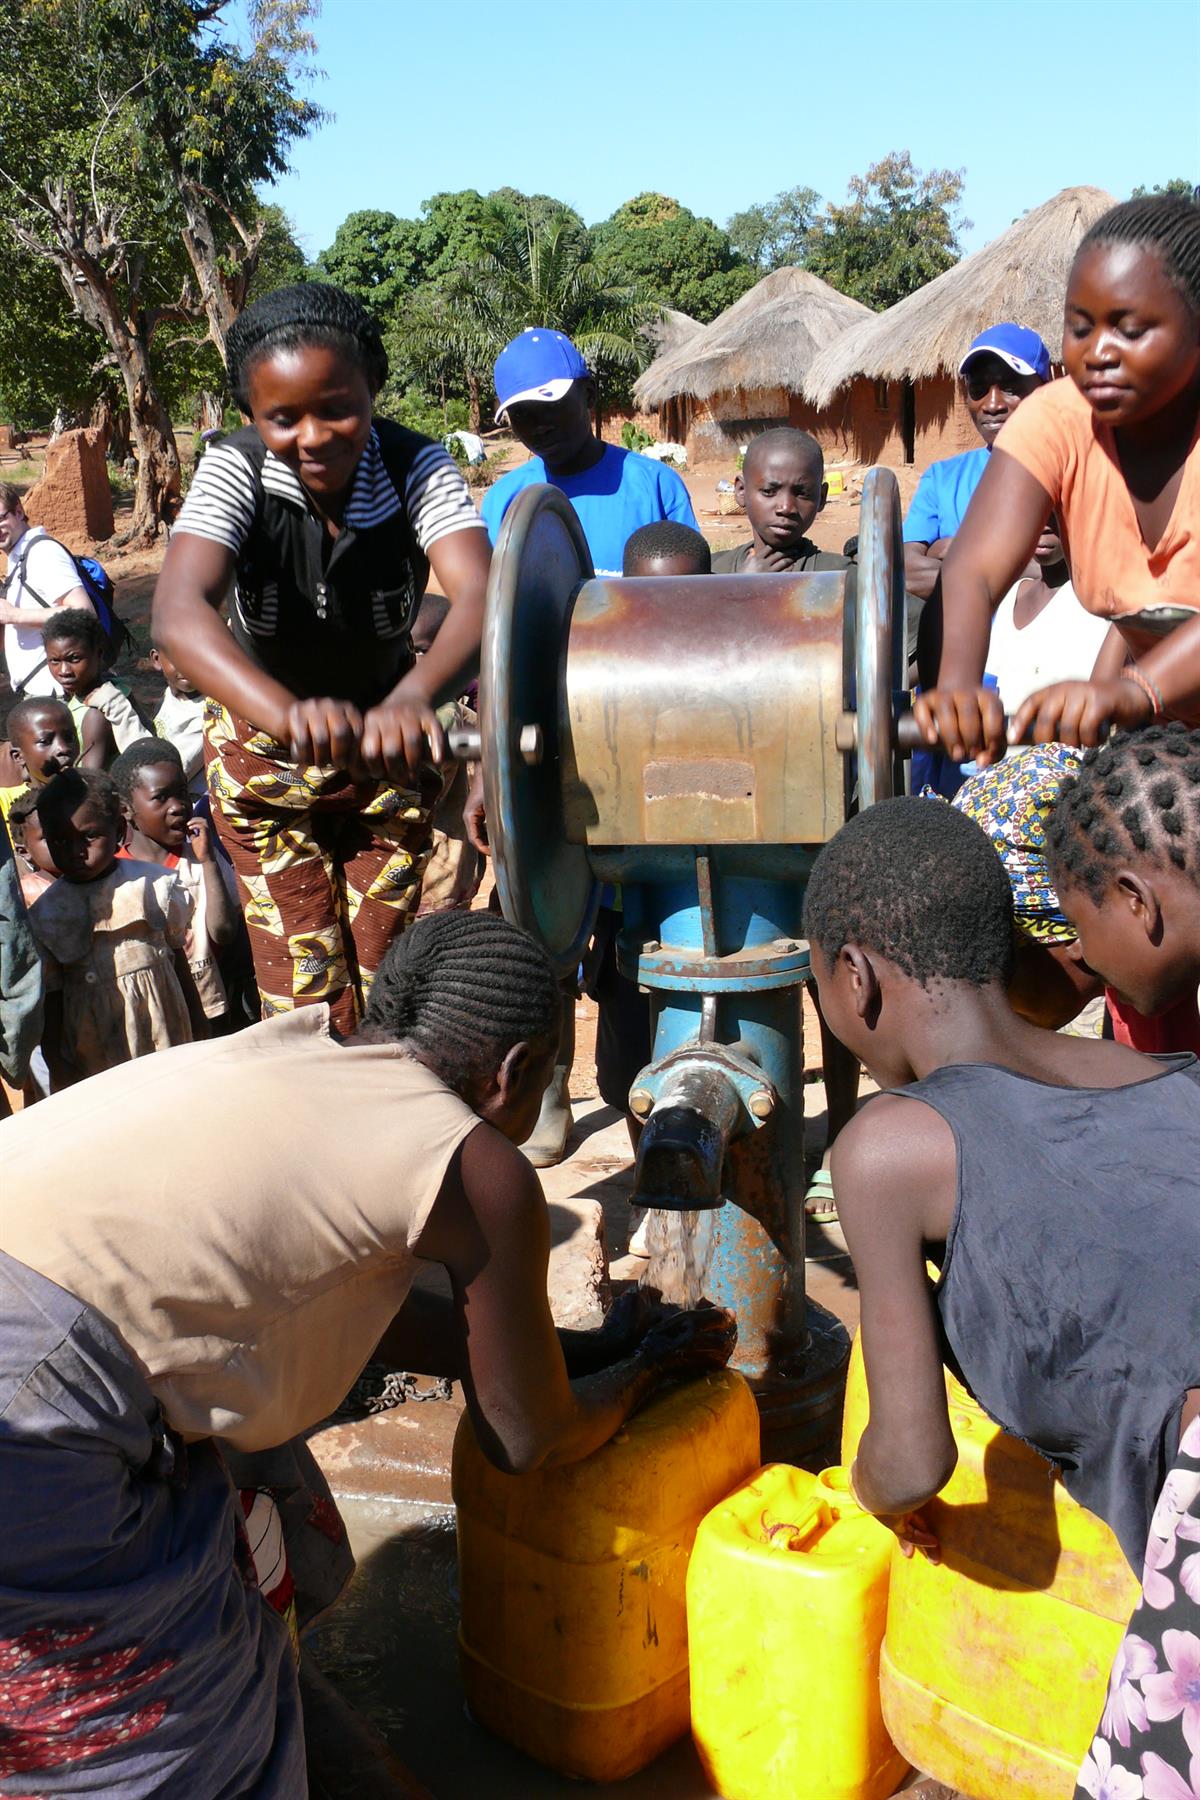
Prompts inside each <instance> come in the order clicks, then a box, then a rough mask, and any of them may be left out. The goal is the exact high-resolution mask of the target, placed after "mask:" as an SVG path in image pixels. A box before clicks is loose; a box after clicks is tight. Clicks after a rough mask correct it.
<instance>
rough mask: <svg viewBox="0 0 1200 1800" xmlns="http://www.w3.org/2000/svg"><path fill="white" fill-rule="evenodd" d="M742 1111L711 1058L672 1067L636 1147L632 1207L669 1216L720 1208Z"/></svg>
mask: <svg viewBox="0 0 1200 1800" xmlns="http://www.w3.org/2000/svg"><path fill="white" fill-rule="evenodd" d="M740 1112H741V1100H740V1098H739V1095H738V1091H737V1088H736V1087H735V1086H734V1084H733V1082H732V1081H731V1080H730V1079H729V1077H728V1076H727V1075H726V1074H725V1073H724V1071H723V1070H722V1069H720V1068H718V1067H716V1066H714V1064H713V1063H712V1062H711V1061H710V1060H707V1059H705V1060H703V1061H701V1060H699V1059H697V1060H696V1061H691V1060H690V1059H687V1058H685V1059H683V1060H681V1061H680V1062H679V1063H678V1064H676V1066H675V1067H673V1068H671V1069H670V1070H669V1071H668V1072H667V1073H666V1074H665V1075H664V1077H663V1080H662V1082H661V1084H660V1086H659V1092H658V1095H657V1098H656V1100H655V1103H654V1108H653V1111H652V1112H651V1113H650V1116H649V1118H648V1119H647V1120H646V1123H645V1127H644V1128H643V1131H642V1135H641V1139H640V1140H639V1143H638V1152H637V1164H636V1167H635V1170H634V1195H633V1202H634V1204H635V1205H636V1206H651V1207H661V1208H663V1209H665V1210H666V1211H669V1212H701V1211H703V1210H705V1209H706V1208H709V1207H714V1206H720V1205H721V1204H722V1203H723V1201H724V1200H725V1199H726V1198H727V1196H726V1194H725V1192H724V1179H723V1178H724V1170H725V1152H726V1149H727V1148H728V1145H729V1139H730V1137H731V1135H732V1133H733V1132H734V1130H735V1128H736V1127H737V1125H738V1122H739V1114H740Z"/></svg>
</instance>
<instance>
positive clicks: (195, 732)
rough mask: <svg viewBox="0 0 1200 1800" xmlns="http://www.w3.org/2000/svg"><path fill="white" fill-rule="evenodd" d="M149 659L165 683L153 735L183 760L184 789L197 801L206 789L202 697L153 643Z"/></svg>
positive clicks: (194, 686)
mask: <svg viewBox="0 0 1200 1800" xmlns="http://www.w3.org/2000/svg"><path fill="white" fill-rule="evenodd" d="M150 661H151V662H152V663H153V665H154V667H155V668H156V669H157V670H158V673H159V674H160V675H161V676H162V678H163V680H164V681H165V682H166V684H167V691H166V693H165V694H164V695H163V697H162V705H161V706H160V707H159V709H158V711H157V712H156V713H155V715H154V732H155V736H156V737H160V738H165V739H166V740H167V742H168V743H169V744H174V746H175V748H176V750H178V752H179V754H180V756H181V757H182V759H183V772H184V774H185V775H186V776H187V781H188V792H189V793H190V794H191V796H192V798H193V799H194V800H199V799H201V798H202V797H203V796H204V795H205V794H207V792H208V784H207V783H206V781H205V779H204V696H203V694H202V693H201V692H200V689H199V688H198V687H197V686H196V685H195V683H194V682H191V681H189V680H188V678H187V676H186V675H185V674H184V672H183V670H182V669H180V668H179V667H177V665H176V664H175V663H173V662H172V661H171V658H170V657H169V656H168V655H167V653H166V651H165V650H161V649H160V648H159V646H158V645H157V644H156V645H155V646H154V648H153V650H152V651H151V652H150Z"/></svg>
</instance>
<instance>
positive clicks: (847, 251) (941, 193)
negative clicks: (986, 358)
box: [805, 150, 970, 311]
mask: <svg viewBox="0 0 1200 1800" xmlns="http://www.w3.org/2000/svg"><path fill="white" fill-rule="evenodd" d="M962 193H963V172H962V170H961V169H959V170H955V169H931V170H929V172H928V173H927V174H922V172H921V171H920V170H919V169H917V168H915V167H914V166H913V160H912V157H911V156H910V155H909V153H908V151H907V150H901V151H893V152H892V154H891V155H889V156H885V157H884V158H883V160H882V161H881V162H877V163H872V165H871V167H870V168H869V169H868V170H867V172H866V174H865V175H856V176H854V177H853V179H852V180H851V182H850V185H849V192H848V197H847V200H846V202H845V204H844V205H842V206H838V205H836V204H835V203H834V202H833V201H830V202H829V203H828V205H827V206H826V208H825V212H824V215H823V217H822V218H821V219H819V220H818V221H817V223H816V224H815V225H814V227H813V229H812V232H811V233H810V235H809V240H808V249H807V252H806V255H805V266H806V267H807V268H809V269H811V270H812V272H813V274H814V275H819V276H820V277H821V278H822V280H824V281H828V282H829V283H830V285H831V286H832V287H835V288H838V289H840V291H841V292H842V293H843V294H849V295H851V297H852V298H853V299H855V300H861V301H862V302H863V304H864V305H866V306H873V307H875V308H877V309H878V310H880V311H882V310H883V309H884V308H885V307H888V306H894V305H895V304H896V302H897V300H903V299H904V298H905V296H906V295H908V294H911V293H914V292H915V291H916V289H917V288H919V287H923V286H924V285H925V283H926V282H927V281H932V280H933V279H934V277H935V276H936V275H941V274H942V273H943V272H944V271H945V270H946V269H949V268H952V267H953V266H954V264H955V263H956V262H957V261H958V258H959V254H960V252H959V243H958V237H959V233H960V232H961V231H963V230H965V229H966V228H967V227H968V226H969V224H970V220H968V219H964V218H962V217H961V216H960V215H959V212H958V208H959V205H960V202H961V200H962Z"/></svg>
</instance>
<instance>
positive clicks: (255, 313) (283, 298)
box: [225, 281, 388, 415]
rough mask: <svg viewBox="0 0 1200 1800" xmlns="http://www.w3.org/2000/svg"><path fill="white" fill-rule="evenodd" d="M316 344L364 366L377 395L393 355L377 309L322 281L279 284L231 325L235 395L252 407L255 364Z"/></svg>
mask: <svg viewBox="0 0 1200 1800" xmlns="http://www.w3.org/2000/svg"><path fill="white" fill-rule="evenodd" d="M313 346H319V347H320V348H322V349H329V350H337V351H339V352H340V353H341V355H343V356H345V357H348V358H349V360H350V361H351V362H352V363H355V364H357V366H358V367H359V368H360V369H361V370H362V372H363V374H364V375H365V376H366V378H367V386H368V387H369V388H370V390H371V393H372V395H375V394H377V393H378V392H379V390H380V388H381V387H382V386H383V384H384V382H385V381H386V380H387V373H388V359H387V351H386V350H385V349H384V347H383V336H382V333H381V332H380V329H379V326H378V324H377V323H376V321H375V319H374V317H373V315H372V314H371V313H369V312H368V311H367V309H366V307H365V306H364V305H363V304H362V302H361V301H360V300H356V299H355V298H354V296H353V295H352V294H347V293H346V292H345V290H344V289H342V288H338V287H329V286H328V285H326V284H325V283H324V282H320V281H300V282H296V283H294V284H293V285H292V286H291V287H281V288H275V289H274V291H273V292H272V293H270V294H264V295H263V297H262V299H261V300H256V301H255V302H254V304H253V306H248V307H247V308H246V310H245V312H244V313H242V314H241V315H240V317H239V318H237V319H235V320H234V322H233V324H232V325H231V326H230V328H229V335H228V337H227V338H226V340H225V357H226V361H227V363H228V365H229V385H230V387H231V388H232V389H233V395H234V399H235V400H236V401H237V403H238V405H239V406H240V407H241V409H242V411H243V412H244V413H246V414H247V415H248V414H249V412H250V375H251V372H252V370H253V368H254V365H255V364H256V363H258V362H261V361H262V360H263V358H264V357H267V356H274V355H275V354H276V353H277V352H278V351H280V350H307V349H310V348H312V347H313Z"/></svg>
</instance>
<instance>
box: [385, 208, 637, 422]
mask: <svg viewBox="0 0 1200 1800" xmlns="http://www.w3.org/2000/svg"><path fill="white" fill-rule="evenodd" d="M656 311H657V309H656V307H655V305H654V303H653V302H652V301H649V300H647V299H646V298H645V297H644V296H643V295H642V294H640V293H639V291H638V290H637V289H636V288H635V287H633V286H631V285H630V284H629V283H624V282H619V281H615V280H613V279H612V277H611V276H610V275H606V273H605V271H604V270H603V269H602V268H601V267H600V266H599V265H598V264H597V263H596V262H595V261H593V259H592V255H591V245H590V242H589V238H588V234H587V232H586V231H585V230H584V229H583V227H582V226H580V225H578V224H576V223H574V222H573V221H572V220H571V219H570V218H569V217H568V216H567V215H566V214H565V213H563V214H560V215H553V214H552V215H549V216H548V217H546V218H545V219H544V222H542V223H536V222H535V221H534V218H533V217H532V215H531V214H530V215H526V216H525V217H523V218H519V219H517V220H516V221H514V222H513V223H512V224H510V226H509V229H508V230H507V231H506V232H505V234H504V236H503V237H502V239H501V240H500V242H499V243H498V244H497V246H496V248H495V249H494V250H491V251H488V252H486V253H485V254H483V255H482V256H478V257H476V258H475V259H474V260H473V261H471V262H468V263H464V264H461V265H460V266H459V267H458V268H455V269H451V270H449V271H448V272H447V273H445V274H443V275H442V276H440V277H439V278H438V279H436V280H433V281H430V282H427V283H425V284H424V285H423V286H422V287H421V288H419V289H418V290H417V291H416V293H415V294H414V295H413V296H412V298H411V300H410V301H409V303H408V304H406V306H405V307H404V308H403V310H402V312H401V313H400V315H399V316H398V318H397V320H396V322H395V324H394V326H393V331H392V338H391V345H390V348H391V350H392V351H393V352H394V354H395V359H396V363H397V367H398V379H399V380H400V381H401V383H404V377H405V375H406V374H408V373H409V372H412V373H415V374H416V376H417V377H418V378H419V379H420V380H421V382H422V384H423V385H424V386H425V387H426V390H427V391H434V392H437V393H439V394H441V395H442V396H443V397H444V396H445V395H446V394H447V393H448V392H450V391H452V389H453V386H454V383H455V382H456V380H458V379H461V380H462V381H463V382H464V384H465V387H466V391H467V397H468V401H469V403H470V419H471V425H472V428H473V429H474V430H478V428H479V423H480V419H481V416H482V412H483V394H484V391H485V388H486V384H487V381H488V379H489V377H490V374H491V367H492V364H493V362H494V361H495V359H496V357H497V355H498V354H499V352H500V351H501V350H502V349H503V348H504V346H505V344H507V343H508V341H509V340H510V338H513V337H515V336H516V335H517V333H518V332H519V331H522V330H524V328H525V327H526V326H527V325H548V326H551V327H553V328H554V329H555V330H557V331H563V332H566V334H567V336H568V337H570V338H572V339H573V340H574V342H575V343H576V344H577V345H578V347H579V349H580V350H581V352H582V353H583V355H584V356H585V357H586V358H587V360H588V364H589V367H590V368H591V369H592V370H593V371H594V373H595V374H596V375H597V377H598V379H599V380H600V382H601V384H602V385H603V386H607V384H608V383H610V382H612V381H614V380H616V381H620V380H622V379H624V380H628V379H629V378H630V377H631V376H632V375H633V374H635V373H636V372H637V369H638V368H639V366H640V363H641V360H642V357H643V351H642V348H641V340H640V336H639V334H640V333H641V332H642V331H643V330H644V328H645V326H646V325H647V324H648V323H649V322H650V321H651V319H652V318H653V317H654V315H655V313H656ZM405 385H406V383H405Z"/></svg>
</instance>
